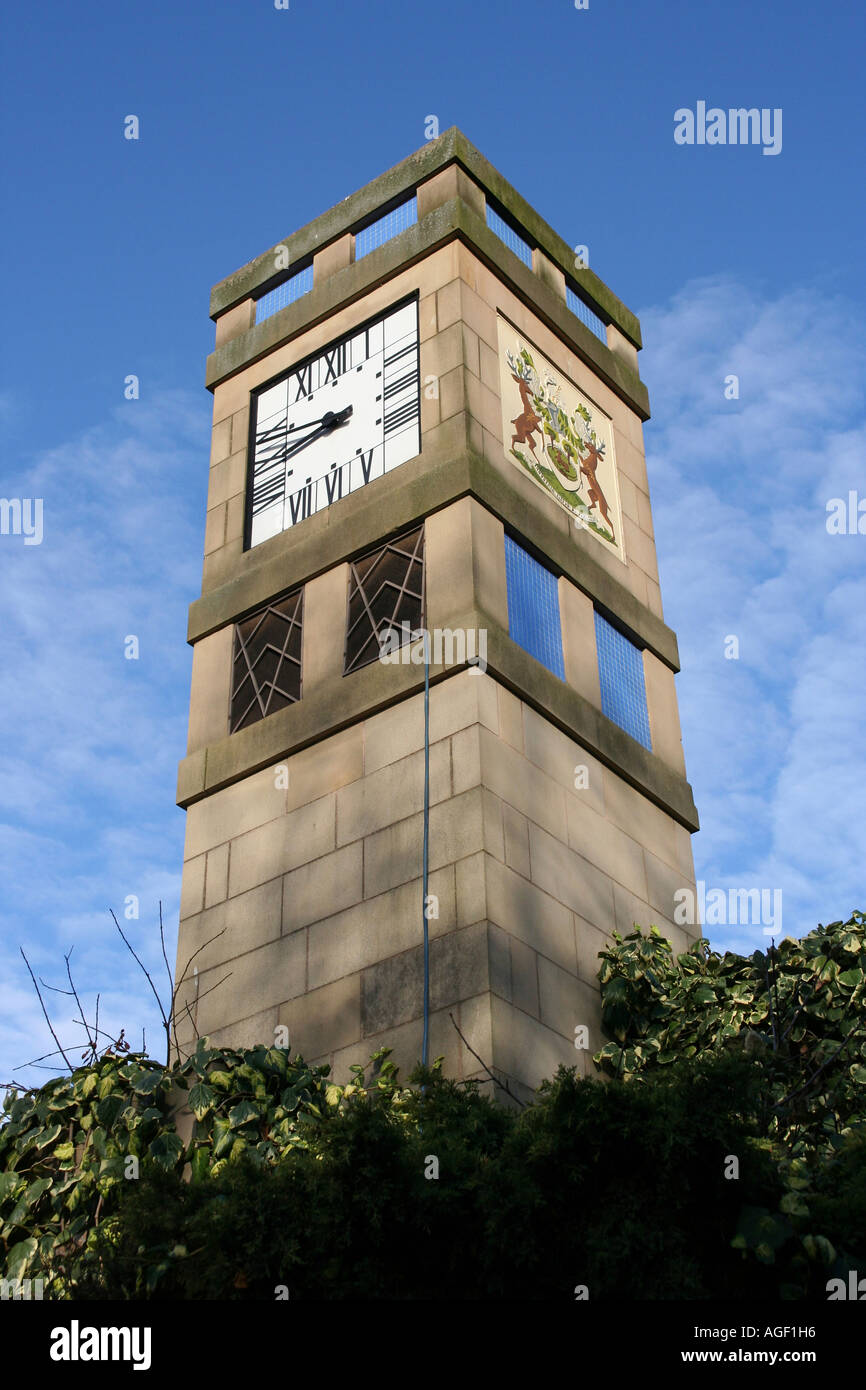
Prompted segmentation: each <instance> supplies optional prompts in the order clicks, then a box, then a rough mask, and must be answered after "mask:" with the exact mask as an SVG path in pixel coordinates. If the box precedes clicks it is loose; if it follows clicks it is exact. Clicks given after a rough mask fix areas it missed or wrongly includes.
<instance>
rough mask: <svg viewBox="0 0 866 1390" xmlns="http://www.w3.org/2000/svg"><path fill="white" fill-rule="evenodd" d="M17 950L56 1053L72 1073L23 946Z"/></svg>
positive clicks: (70, 1064) (71, 1066) (72, 1069)
mask: <svg viewBox="0 0 866 1390" xmlns="http://www.w3.org/2000/svg"><path fill="white" fill-rule="evenodd" d="M18 949H19V951H20V952H21V954H22V956H24V964H25V965H26V966H27V969H28V971H29V974H30V978H31V980H32V981H33V988H34V989H35V990H36V994H37V997H38V999H39V1003H40V1005H41V1006H42V1012H43V1013H44V1015H45V1022H46V1023H47V1024H48V1028H49V1031H50V1033H51V1036H52V1038H53V1039H54V1041H55V1042H56V1043H57V1051H58V1052H59V1053H60V1055H61V1057H62V1058H63V1060H64V1062H65V1063H66V1065H67V1066H68V1068H69V1070H70V1071H72V1072H74V1071H75V1068H74V1066H73V1065H72V1063H71V1062H70V1060H69V1058H68V1057H67V1055H66V1053H65V1052H64V1050H63V1047H62V1045H61V1042H60V1039H59V1038H58V1036H57V1034H56V1033H55V1031H54V1025H53V1024H52V1022H51V1019H50V1018H49V1017H48V1010H47V1009H46V1007H45V1001H44V1000H43V998H42V995H41V993H40V990H39V986H38V984H37V983H36V976H35V975H34V974H33V971H32V970H31V969H30V962H29V960H28V959H27V957H26V956H25V955H24V947H23V946H19V947H18Z"/></svg>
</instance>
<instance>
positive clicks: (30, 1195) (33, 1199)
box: [24, 1178, 51, 1207]
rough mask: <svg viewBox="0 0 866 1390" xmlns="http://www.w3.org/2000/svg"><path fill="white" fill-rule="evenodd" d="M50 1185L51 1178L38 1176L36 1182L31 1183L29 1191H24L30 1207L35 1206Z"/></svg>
mask: <svg viewBox="0 0 866 1390" xmlns="http://www.w3.org/2000/svg"><path fill="white" fill-rule="evenodd" d="M50 1186H51V1179H50V1178H37V1179H36V1181H35V1182H32V1183H30V1185H29V1186H28V1188H27V1191H26V1192H25V1193H24V1200H25V1202H26V1203H27V1205H28V1207H34V1206H35V1205H36V1203H37V1202H38V1201H39V1198H40V1197H41V1196H42V1194H43V1192H47V1191H48V1189H49V1187H50Z"/></svg>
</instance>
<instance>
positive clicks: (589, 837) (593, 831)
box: [566, 792, 646, 897]
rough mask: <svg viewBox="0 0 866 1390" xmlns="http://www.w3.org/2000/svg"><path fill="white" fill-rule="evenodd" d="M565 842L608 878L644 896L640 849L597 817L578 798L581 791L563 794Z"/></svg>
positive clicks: (604, 820) (607, 822) (603, 819)
mask: <svg viewBox="0 0 866 1390" xmlns="http://www.w3.org/2000/svg"><path fill="white" fill-rule="evenodd" d="M566 801H567V806H568V812H567V814H568V843H569V845H570V847H571V848H572V849H574V850H577V852H578V854H581V855H583V857H584V859H588V860H589V862H590V863H591V864H594V865H595V866H596V868H598V869H601V871H602V873H604V874H607V876H608V878H611V879H615V880H616V882H617V883H622V884H624V886H625V887H626V888H628V889H629V891H630V892H632V893H635V894H637V896H638V897H646V873H645V871H644V863H643V851H642V850H641V846H640V845H639V844H638V842H637V841H636V840H633V839H632V838H631V836H630V835H626V834H625V832H624V831H622V830H619V829H617V827H616V826H615V825H612V824H611V822H610V821H609V820H606V819H605V818H604V817H602V816H599V815H597V814H596V813H595V811H593V809H592V807H591V806H588V805H587V804H586V802H585V801H583V800H581V797H580V793H579V792H575V794H574V795H573V796H567V797H566Z"/></svg>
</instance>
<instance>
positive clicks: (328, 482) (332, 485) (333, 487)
mask: <svg viewBox="0 0 866 1390" xmlns="http://www.w3.org/2000/svg"><path fill="white" fill-rule="evenodd" d="M346 466H347V465H346V464H345V463H344V464H343V468H345V467H346ZM343 468H338V467H337V465H336V464H335V463H332V464H331V472H330V473H329V474H326V475H325V492H326V493H327V494H328V502H329V503H330V502H333V500H334V497H335V495H336V497H337V498H338V499H339V498H340V497H342V495H343Z"/></svg>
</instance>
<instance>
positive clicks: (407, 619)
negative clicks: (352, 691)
mask: <svg viewBox="0 0 866 1390" xmlns="http://www.w3.org/2000/svg"><path fill="white" fill-rule="evenodd" d="M423 621H424V527H423V526H419V527H417V528H416V529H415V530H414V531H410V532H408V534H407V535H405V536H399V537H398V538H397V539H396V540H393V541H389V542H388V544H387V545H382V546H378V547H377V549H376V550H371V551H370V553H369V554H368V555H364V556H362V557H361V559H360V560H355V561H354V562H353V563H352V564H350V565H349V617H348V623H347V628H346V660H345V664H344V668H343V669H344V673H345V674H346V675H348V673H349V672H350V671H356V670H357V669H358V667H359V666H366V665H368V663H369V662H371V661H376V660H377V659H378V657H379V654H380V651H381V646H380V637H381V635H382V634H383V633H384V632H386V631H387V630H388V629H389V628H395V629H397V630H398V631H399V630H400V629H401V625H402V624H403V623H408V624H409V631H410V632H414V631H415V630H416V629H417V628H419V627H421V625H422V623H423ZM401 645H402V643H401Z"/></svg>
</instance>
